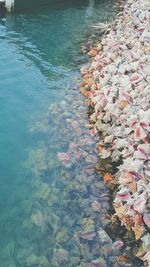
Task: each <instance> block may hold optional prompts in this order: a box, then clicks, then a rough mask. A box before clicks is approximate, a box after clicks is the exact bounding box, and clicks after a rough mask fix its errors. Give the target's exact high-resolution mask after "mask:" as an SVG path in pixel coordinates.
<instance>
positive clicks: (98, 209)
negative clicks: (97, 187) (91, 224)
mask: <svg viewBox="0 0 150 267" xmlns="http://www.w3.org/2000/svg"><path fill="white" fill-rule="evenodd" d="M92 208H93V210H95V211H100V210H101V205H100V203H98V202H97V201H96V200H94V201H93V203H92Z"/></svg>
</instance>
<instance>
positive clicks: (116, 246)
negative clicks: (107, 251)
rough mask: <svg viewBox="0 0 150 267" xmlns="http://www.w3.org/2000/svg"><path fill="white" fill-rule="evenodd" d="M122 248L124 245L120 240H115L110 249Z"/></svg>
mask: <svg viewBox="0 0 150 267" xmlns="http://www.w3.org/2000/svg"><path fill="white" fill-rule="evenodd" d="M123 246H124V243H123V242H122V241H121V240H117V241H115V242H114V243H113V245H112V249H113V250H114V251H115V250H120V249H121V248H122V247H123Z"/></svg>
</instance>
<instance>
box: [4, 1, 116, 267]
mask: <svg viewBox="0 0 150 267" xmlns="http://www.w3.org/2000/svg"><path fill="white" fill-rule="evenodd" d="M67 2H68V1H64V3H62V1H61V5H59V4H57V5H54V4H53V5H52V6H51V5H47V6H46V7H45V8H41V7H40V8H39V9H38V8H37V9H36V10H31V9H30V10H28V12H22V13H18V14H17V13H16V14H14V15H12V16H7V17H6V20H4V19H1V23H0V51H1V57H0V115H1V131H0V236H1V238H0V246H1V253H0V264H1V265H2V266H3V267H14V266H21V267H23V266H32V267H34V266H38V265H39V266H47V264H50V265H48V266H61V264H62V263H57V264H58V265H57V264H56V263H54V262H53V265H52V259H51V257H52V255H53V254H54V249H56V243H58V247H60V244H62V243H63V242H62V240H61V241H60V240H59V239H63V238H64V242H65V241H67V240H68V239H69V240H70V239H71V237H72V235H73V229H78V228H79V224H80V223H79V221H78V219H79V217H80V216H78V215H79V214H80V211H81V207H78V208H77V210H76V209H75V207H74V209H75V210H74V212H72V213H68V215H67V214H66V213H64V214H61V213H60V212H59V209H68V206H65V205H64V206H59V199H62V201H64V200H66V201H67V200H68V198H69V196H71V195H72V194H73V192H72V191H70V193H67V195H65V196H63V197H62V192H63V190H64V188H66V183H67V186H68V180H67V182H66V180H65V181H64V180H60V176H61V177H65V176H67V177H68V176H70V177H73V173H76V172H79V169H80V170H81V169H82V167H86V168H88V167H90V168H92V167H93V166H91V163H90V166H86V165H85V163H83V164H81V163H80V164H79V162H77V163H76V164H75V163H73V165H72V166H71V167H69V168H67V171H66V169H65V171H64V168H62V167H61V164H60V163H59V162H58V158H57V153H59V152H66V151H68V149H70V148H69V142H74V143H77V144H79V143H80V142H81V140H78V138H79V137H80V136H82V135H83V137H85V136H84V135H87V138H89V136H88V134H87V133H86V132H84V131H86V130H85V129H83V133H81V131H80V130H78V131H77V133H76V134H75V136H74V137H73V133H74V131H75V130H74V131H73V133H72V132H71V129H72V128H71V129H70V128H69V127H70V126H68V123H69V118H71V119H72V120H73V121H75V120H79V118H81V114H82V113H83V110H82V108H81V107H82V104H83V100H82V98H81V97H80V96H79V94H78V93H77V96H76V95H74V91H73V90H72V89H74V87H75V81H76V79H78V77H79V68H80V66H79V65H78V64H77V62H78V60H79V53H80V47H81V43H82V40H83V36H84V34H85V32H86V31H87V29H88V26H90V25H91V24H92V23H94V22H96V21H97V20H101V21H105V20H108V18H109V19H110V17H111V16H113V15H115V8H114V9H113V3H111V2H109V1H108V2H107V3H106V1H105V3H104V2H102V1H96V4H95V8H89V3H88V1H69V4H68V3H67ZM76 90H78V88H77V89H76ZM75 98H77V100H76V101H77V103H78V104H77V106H76V104H75V103H74V101H73V100H74V99H75ZM62 100H64V101H66V102H62V103H61V107H57V106H56V107H55V106H54V107H53V106H52V107H51V108H50V111H49V112H48V114H47V115H45V116H44V115H43V114H44V113H47V111H48V108H49V106H50V105H51V104H52V103H54V104H58V106H59V103H60V101H62ZM66 103H67V104H66ZM68 103H69V104H68ZM71 105H72V108H74V111H73V110H70V106H71ZM79 108H81V114H80V113H79V114H78V112H76V111H77V110H78V109H79ZM65 109H66V113H67V112H68V115H67V116H68V117H67V119H66V114H65V115H64V116H62V117H60V118H59V115H58V114H59V113H62V114H64V113H65ZM54 111H55V112H54ZM84 111H85V110H84ZM53 112H54V114H53ZM76 113H77V114H76ZM56 115H57V116H56ZM55 116H56V118H55ZM54 118H55V120H56V121H57V120H58V121H57V123H56V125H55V122H54V121H53V120H54ZM86 120H87V118H86V117H84V118H83V121H82V120H81V122H82V123H83V124H84V123H85V122H86ZM38 121H40V123H41V121H43V122H42V125H40V127H39V126H38V127H37V126H36V127H35V129H36V130H35V129H33V128H34V126H35V125H36V123H37V122H38ZM66 123H67V125H66ZM74 124H75V122H74ZM31 128H32V130H30V129H31ZM41 128H42V129H41ZM43 128H44V130H43ZM45 128H46V129H45ZM60 128H61V131H60ZM75 128H76V127H75ZM79 128H80V127H79ZM65 129H67V131H69V129H70V134H71V133H72V135H71V136H67V132H66V138H65V137H63V133H64V132H65ZM32 132H34V134H33V133H32ZM57 132H60V135H59V134H57ZM82 149H83V148H82ZM89 149H91V148H87V149H86V150H87V151H86V153H88V150H89ZM91 150H92V149H91ZM80 152H81V151H80ZM70 153H72V152H70ZM92 153H93V156H94V150H93V152H92ZM72 157H73V158H74V156H72ZM81 162H82V161H81ZM71 164H72V163H71ZM82 165H83V166H82ZM87 165H88V164H87ZM87 172H88V170H87ZM89 172H90V170H89ZM91 172H92V171H91ZM60 174H61V175H60ZM82 175H83V173H82ZM43 183H45V184H44V185H43ZM47 185H48V187H47ZM69 185H70V184H69ZM87 187H88V186H87ZM41 188H43V189H41ZM84 190H85V189H84ZM84 190H83V188H82V189H81V195H82V191H84ZM90 190H91V189H90ZM52 191H53V192H52ZM79 191H80V190H79ZM88 193H89V192H88V191H87V192H86V193H85V195H86V196H87V194H88ZM68 194H69V195H68ZM83 195H84V193H83ZM45 196H47V197H45ZM50 196H51V197H52V198H54V199H53V201H52V200H50V199H49V198H50ZM85 199H86V197H85ZM50 203H51V204H50ZM51 206H52V207H51ZM106 206H107V205H106ZM56 208H57V210H58V212H57V215H56V214H55V213H54V211H55V209H56ZM51 209H52V210H51ZM49 214H51V216H50V215H49ZM73 214H76V215H75V218H74V219H72V218H70V217H69V220H70V224H69V226H66V228H67V229H70V230H68V231H69V234H68V237H67V238H68V239H67V238H66V237H65V234H64V237H57V238H56V236H57V233H58V229H61V228H63V227H64V225H65V224H66V221H68V220H67V217H65V216H73ZM49 216H50V217H49ZM64 218H66V219H64ZM58 221H59V223H58ZM73 221H74V223H73ZM53 224H56V225H57V224H58V229H53V227H52V225H53ZM72 224H73V227H72ZM63 230H64V229H63ZM65 231H66V230H65ZM31 233H32V234H31ZM62 235H63V234H62ZM65 238H66V239H65ZM68 246H71V243H69V245H68ZM72 246H74V245H72ZM58 247H57V249H58ZM62 247H65V245H64V246H62ZM46 248H47V250H48V251H47V250H46ZM65 248H66V247H65ZM19 249H20V250H19ZM68 249H69V248H68ZM73 254H75V255H76V254H78V253H77V251H76V252H75V251H74V252H73ZM33 255H37V256H39V257H42V256H43V255H44V256H45V257H46V259H48V261H49V263H46V260H45V259H43V261H42V258H39V259H38V260H37V259H34V257H33ZM31 256H32V257H31ZM81 258H83V257H81ZM27 259H28V260H27ZM87 260H91V259H87ZM67 264H68V263H67ZM66 266H69V265H66ZM71 266H77V263H75V265H71Z"/></svg>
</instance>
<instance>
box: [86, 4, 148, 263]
mask: <svg viewBox="0 0 150 267" xmlns="http://www.w3.org/2000/svg"><path fill="white" fill-rule="evenodd" d="M88 54H89V56H90V57H91V58H92V63H91V65H90V67H89V68H87V67H86V66H85V67H82V69H81V73H82V76H83V81H82V84H81V93H82V94H83V95H84V96H85V97H86V103H87V105H88V106H89V120H90V123H89V125H88V127H89V128H90V132H91V134H93V135H94V134H95V135H98V136H99V143H98V144H97V151H98V155H99V157H100V160H109V161H110V162H111V163H112V164H113V166H117V171H116V170H115V171H112V173H104V175H103V177H104V180H105V182H106V183H107V184H108V186H109V188H110V189H111V190H112V192H113V208H114V214H113V216H112V220H113V221H114V222H115V220H118V218H119V220H120V221H121V224H122V225H123V226H125V227H126V229H127V230H128V233H129V234H130V235H131V236H132V238H133V244H135V245H134V248H133V253H134V255H135V256H136V257H138V258H140V259H141V260H142V261H143V262H144V265H145V266H150V234H149V228H150V205H149V204H150V202H149V201H150V200H149V196H150V134H149V133H150V131H149V130H150V124H149V123H150V110H149V100H150V2H149V0H144V1H143V0H129V1H126V2H125V5H124V9H123V11H122V12H120V14H118V19H117V20H116V21H115V22H114V23H113V24H112V27H111V29H110V31H109V33H107V34H106V35H104V37H103V39H102V41H101V43H99V44H98V45H97V46H96V47H93V48H92V50H91V51H90V52H89V53H88Z"/></svg>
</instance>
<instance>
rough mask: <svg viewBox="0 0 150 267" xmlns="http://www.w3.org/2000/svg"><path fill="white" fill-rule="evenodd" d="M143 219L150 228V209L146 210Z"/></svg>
mask: <svg viewBox="0 0 150 267" xmlns="http://www.w3.org/2000/svg"><path fill="white" fill-rule="evenodd" d="M143 221H144V223H145V224H146V225H147V227H148V228H150V211H145V212H144V215H143Z"/></svg>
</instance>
